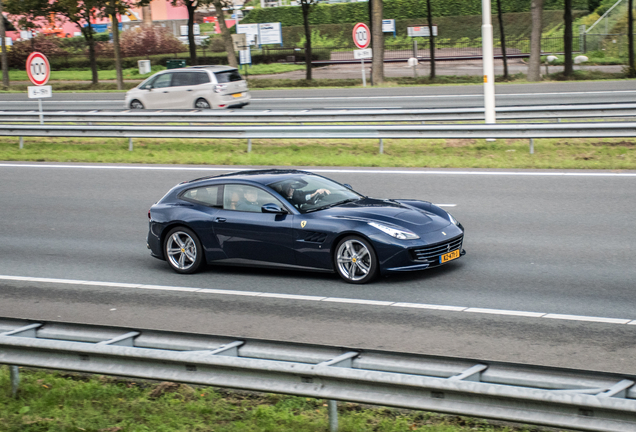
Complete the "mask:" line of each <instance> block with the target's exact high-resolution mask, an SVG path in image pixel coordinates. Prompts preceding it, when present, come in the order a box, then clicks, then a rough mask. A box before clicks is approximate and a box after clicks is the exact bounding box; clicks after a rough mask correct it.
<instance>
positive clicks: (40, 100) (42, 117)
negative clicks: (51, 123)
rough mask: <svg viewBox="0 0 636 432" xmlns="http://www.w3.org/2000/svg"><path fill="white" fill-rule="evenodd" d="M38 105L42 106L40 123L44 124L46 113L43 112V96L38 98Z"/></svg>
mask: <svg viewBox="0 0 636 432" xmlns="http://www.w3.org/2000/svg"><path fill="white" fill-rule="evenodd" d="M38 106H39V107H40V124H44V114H42V98H38Z"/></svg>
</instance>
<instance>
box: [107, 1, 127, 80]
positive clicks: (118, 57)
mask: <svg viewBox="0 0 636 432" xmlns="http://www.w3.org/2000/svg"><path fill="white" fill-rule="evenodd" d="M115 2H116V0H110V7H111V15H110V22H111V27H112V31H113V50H114V51H115V70H116V71H117V90H123V89H124V75H123V74H122V71H121V51H120V49H119V20H118V19H117V5H116V4H115Z"/></svg>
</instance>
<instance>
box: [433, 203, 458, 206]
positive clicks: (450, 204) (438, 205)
mask: <svg viewBox="0 0 636 432" xmlns="http://www.w3.org/2000/svg"><path fill="white" fill-rule="evenodd" d="M433 205H436V206H437V207H457V204H435V203H433Z"/></svg>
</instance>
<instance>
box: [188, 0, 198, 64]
mask: <svg viewBox="0 0 636 432" xmlns="http://www.w3.org/2000/svg"><path fill="white" fill-rule="evenodd" d="M195 1H196V0H195ZM195 1H192V0H188V1H186V3H185V5H186V9H188V49H189V51H190V66H196V65H197V64H198V62H197V44H196V43H195V42H194V11H195V9H196V6H194V5H195V4H197V3H195Z"/></svg>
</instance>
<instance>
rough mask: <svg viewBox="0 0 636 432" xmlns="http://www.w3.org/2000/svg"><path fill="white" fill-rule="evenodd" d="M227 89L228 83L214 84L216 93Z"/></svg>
mask: <svg viewBox="0 0 636 432" xmlns="http://www.w3.org/2000/svg"><path fill="white" fill-rule="evenodd" d="M226 89H227V84H217V85H215V86H214V93H221V92H224V91H225V90H226Z"/></svg>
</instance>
